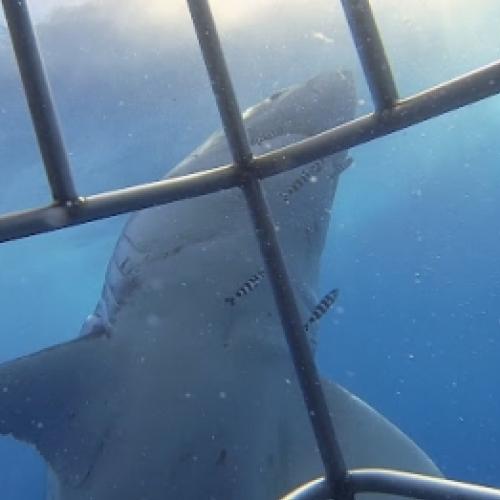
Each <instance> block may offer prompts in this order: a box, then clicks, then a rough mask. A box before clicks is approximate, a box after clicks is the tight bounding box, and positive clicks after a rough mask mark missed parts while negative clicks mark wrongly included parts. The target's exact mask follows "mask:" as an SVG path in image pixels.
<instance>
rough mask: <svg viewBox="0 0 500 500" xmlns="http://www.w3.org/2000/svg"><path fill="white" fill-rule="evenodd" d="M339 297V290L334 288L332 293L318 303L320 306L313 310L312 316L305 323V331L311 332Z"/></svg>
mask: <svg viewBox="0 0 500 500" xmlns="http://www.w3.org/2000/svg"><path fill="white" fill-rule="evenodd" d="M338 296H339V290H338V288H334V289H333V290H332V291H331V292H328V293H327V294H326V295H325V296H324V297H323V298H322V299H321V300H320V301H319V303H318V305H317V306H316V307H315V308H314V309H313V312H312V313H311V316H309V318H308V320H307V321H306V322H305V323H304V330H305V331H306V332H308V331H309V329H310V328H311V326H312V325H313V324H314V323H316V322H317V321H319V320H320V319H321V318H322V317H323V316H324V315H325V314H326V313H327V312H328V311H329V310H330V308H331V307H332V306H333V304H335V301H336V300H337V297H338Z"/></svg>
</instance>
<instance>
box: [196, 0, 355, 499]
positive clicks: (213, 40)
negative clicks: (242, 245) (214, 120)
mask: <svg viewBox="0 0 500 500" xmlns="http://www.w3.org/2000/svg"><path fill="white" fill-rule="evenodd" d="M187 1H188V5H189V10H190V13H191V18H192V20H193V24H194V27H195V31H196V34H197V36H198V40H199V43H200V47H201V51H202V54H203V59H204V61H205V65H206V68H207V72H208V74H209V77H210V81H211V84H212V90H213V93H214V96H215V99H216V101H217V107H218V108H219V113H220V116H221V119H222V123H223V127H224V131H225V133H226V137H227V140H228V142H229V147H230V149H231V153H232V156H233V161H234V162H235V167H236V169H237V170H239V172H241V174H242V175H241V186H240V187H241V189H242V190H243V193H244V195H245V199H246V201H247V206H248V209H249V210H250V214H251V218H252V222H253V224H254V229H255V234H256V237H257V239H258V243H259V246H260V250H261V253H262V256H263V259H264V262H265V265H266V269H267V272H268V274H269V279H270V282H271V287H272V290H273V294H274V299H275V302H276V305H277V307H278V311H279V314H280V319H281V324H282V326H283V329H284V333H285V337H286V340H287V343H288V347H289V349H290V353H291V356H292V359H293V362H294V366H295V372H296V374H297V378H298V381H299V385H300V388H301V390H302V395H303V397H304V401H305V405H306V408H307V412H308V416H309V419H310V421H311V425H312V427H313V431H314V435H315V437H316V442H317V444H318V448H319V452H320V455H321V458H322V460H323V464H324V466H325V473H326V477H327V482H328V484H329V487H330V491H331V492H332V493H335V497H336V498H338V500H349V499H352V495H351V494H349V493H348V492H347V490H346V489H345V479H346V477H347V469H346V466H345V463H344V459H343V457H342V453H341V451H340V446H339V444H338V441H337V437H336V435H335V430H334V427H333V424H332V420H331V418H330V414H329V410H328V406H327V404H326V399H325V396H324V393H323V390H322V388H321V382H320V378H319V374H318V371H317V368H316V364H315V363H314V358H313V355H312V352H311V349H310V347H309V344H308V341H307V338H306V335H305V332H304V329H303V326H302V319H301V317H300V313H299V309H298V306H297V303H296V302H295V297H294V294H293V289H292V286H291V282H290V278H289V276H288V272H287V269H286V266H285V263H284V259H283V255H282V253H281V249H280V246H279V243H278V238H277V236H276V232H275V229H274V224H273V222H272V218H271V214H270V212H269V209H268V206H267V204H266V201H265V199H264V195H263V193H262V188H261V186H260V182H259V180H258V179H257V178H256V176H255V174H254V172H253V165H252V153H251V151H250V146H249V145H248V140H247V137H246V133H245V128H244V125H243V120H242V117H241V112H240V109H239V105H238V102H237V99H236V95H235V92H234V88H233V83H232V81H231V77H230V75H229V71H228V69H227V66H226V62H225V59H224V55H223V52H222V48H221V45H220V41H219V36H218V34H217V29H216V27H215V23H214V20H213V17H212V13H211V11H210V7H209V5H208V1H207V0H187Z"/></svg>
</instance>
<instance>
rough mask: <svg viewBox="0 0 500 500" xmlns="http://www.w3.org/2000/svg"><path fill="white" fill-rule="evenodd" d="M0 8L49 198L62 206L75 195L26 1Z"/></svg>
mask: <svg viewBox="0 0 500 500" xmlns="http://www.w3.org/2000/svg"><path fill="white" fill-rule="evenodd" d="M2 4H3V9H4V12H5V18H6V19H7V25H8V27H9V32H10V37H11V39H12V45H13V47H14V53H15V55H16V60H17V66H18V67H19V72H20V73H21V80H22V82H23V87H24V92H25V93H26V98H27V100H28V106H29V110H30V113H31V120H32V122H33V126H34V128H35V133H36V137H37V141H38V147H39V148H40V152H41V154H42V158H43V162H44V165H45V171H46V174H47V178H48V181H49V185H50V189H51V192H52V197H53V199H54V201H56V202H59V203H63V204H65V203H71V202H74V201H76V200H77V198H78V195H77V193H76V189H75V186H74V184H73V179H72V177H71V172H70V168H69V162H68V157H67V155H66V151H65V149H64V142H63V138H62V134H61V131H60V127H59V123H58V120H57V115H56V111H55V108H54V104H53V100H52V96H51V94H50V88H49V84H48V82H47V77H46V76H45V70H44V68H43V63H42V59H41V57H40V52H39V50H38V44H37V41H36V37H35V33H34V31H33V26H32V24H31V19H30V15H29V12H28V7H27V5H26V1H25V0H2Z"/></svg>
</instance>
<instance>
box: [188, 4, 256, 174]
mask: <svg viewBox="0 0 500 500" xmlns="http://www.w3.org/2000/svg"><path fill="white" fill-rule="evenodd" d="M187 3H188V6H189V12H190V14H191V18H192V19H193V24H194V27H195V31H196V36H197V37H198V42H199V44H200V48H201V52H202V54H203V59H204V61H205V65H206V67H207V72H208V76H209V78H210V83H211V85H212V89H213V92H214V95H215V100H216V101H217V107H218V109H219V113H220V116H221V119H222V126H223V127H224V132H225V134H226V137H227V140H228V142H229V148H230V150H231V154H232V156H233V160H234V162H235V163H236V164H237V165H239V166H240V167H245V166H247V165H248V164H249V162H250V161H251V160H252V152H251V150H250V146H249V145H248V140H247V136H246V132H245V127H244V125H243V121H242V120H241V111H240V108H239V106H238V101H237V99H236V95H235V92H234V89H233V85H232V83H231V78H230V76H229V71H228V69H227V66H226V62H225V60H224V55H223V53H222V47H221V45H220V41H219V37H218V35H217V28H216V26H215V22H214V19H213V16H212V13H211V11H210V6H209V5H208V2H207V1H206V0H201V1H200V0H187Z"/></svg>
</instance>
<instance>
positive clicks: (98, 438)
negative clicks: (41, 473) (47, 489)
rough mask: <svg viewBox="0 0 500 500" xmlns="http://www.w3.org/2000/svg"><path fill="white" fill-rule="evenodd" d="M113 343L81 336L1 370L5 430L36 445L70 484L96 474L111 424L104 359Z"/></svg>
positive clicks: (0, 411) (0, 424) (0, 412)
mask: <svg viewBox="0 0 500 500" xmlns="http://www.w3.org/2000/svg"><path fill="white" fill-rule="evenodd" d="M109 342H110V340H109V339H108V338H106V337H104V336H102V337H96V336H86V337H80V338H78V339H76V340H74V341H71V342H67V343H64V344H60V345H57V346H55V347H51V348H48V349H44V350H42V351H40V352H38V353H35V354H32V355H29V356H26V357H23V358H20V359H17V360H15V361H12V362H9V363H5V364H3V365H2V366H1V368H0V433H1V434H12V435H13V436H14V437H15V438H17V439H19V440H22V441H25V442H28V443H31V444H33V445H34V446H35V447H36V448H37V449H38V451H39V452H40V454H41V455H42V456H43V458H44V459H45V460H46V461H47V463H48V464H50V466H51V467H52V469H53V470H54V472H56V474H57V476H58V478H59V480H60V481H61V482H62V483H65V484H66V485H67V486H70V487H71V486H73V487H74V486H78V485H81V484H82V483H83V482H84V481H85V479H86V478H87V477H88V476H89V475H90V473H91V472H92V467H93V464H95V462H96V459H97V458H98V455H99V454H100V452H101V451H102V449H103V447H104V445H105V440H106V435H107V434H108V433H109V431H110V428H111V424H112V409H111V408H112V402H110V401H109V399H110V394H112V393H110V392H109V390H110V385H109V383H110V382H111V381H110V379H109V375H110V373H109V372H108V370H107V369H106V365H105V364H104V363H102V362H101V361H102V360H103V356H102V354H103V353H104V352H105V351H107V348H108V347H109V346H108V345H107V344H109ZM99 379H101V382H102V383H100V384H99V383H96V382H97V381H98V380H99ZM90 387H92V391H91V390H90V389H89V388H90ZM96 387H101V388H102V389H103V391H98V392H97V393H96V391H95V389H96ZM99 399H102V401H100V402H99V403H100V404H95V403H96V402H97V401H96V400H99ZM90 403H92V404H90ZM89 406H91V407H92V412H91V411H90V410H89V409H87V407H89ZM96 408H101V411H100V412H98V414H96Z"/></svg>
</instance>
